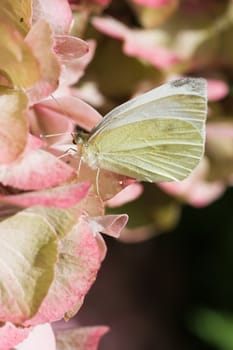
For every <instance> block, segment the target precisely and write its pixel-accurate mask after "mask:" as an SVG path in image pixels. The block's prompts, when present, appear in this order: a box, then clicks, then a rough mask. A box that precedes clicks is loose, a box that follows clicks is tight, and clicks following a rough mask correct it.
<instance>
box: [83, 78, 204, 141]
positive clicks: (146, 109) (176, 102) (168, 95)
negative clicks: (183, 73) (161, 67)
mask: <svg viewBox="0 0 233 350" xmlns="http://www.w3.org/2000/svg"><path fill="white" fill-rule="evenodd" d="M206 109H207V97H206V81H205V80H204V79H201V78H184V79H180V80H175V81H173V82H169V83H167V84H164V85H162V86H160V87H158V88H155V89H153V90H151V91H149V92H147V93H145V94H143V95H141V96H139V97H137V98H135V99H132V100H130V101H128V102H126V103H124V104H122V105H120V106H119V107H116V108H115V109H113V110H112V111H111V112H110V113H108V114H107V115H106V116H105V117H104V119H103V120H102V121H101V122H100V123H99V124H97V126H96V127H95V128H94V129H93V130H92V131H91V135H90V140H91V139H92V138H95V137H96V136H97V135H98V134H101V133H102V132H103V131H105V130H109V129H114V128H117V127H120V126H123V125H129V124H131V123H133V122H138V121H142V120H143V121H144V120H151V119H155V118H168V119H170V118H174V119H180V120H185V121H188V122H190V123H192V124H193V125H194V126H195V127H196V128H197V129H198V130H199V131H200V133H201V134H202V136H203V138H204V136H205V135H204V134H205V131H204V125H205V120H206Z"/></svg>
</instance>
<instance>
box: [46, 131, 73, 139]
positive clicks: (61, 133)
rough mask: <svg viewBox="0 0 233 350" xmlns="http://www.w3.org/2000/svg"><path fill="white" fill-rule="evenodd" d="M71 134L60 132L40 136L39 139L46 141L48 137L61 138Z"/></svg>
mask: <svg viewBox="0 0 233 350" xmlns="http://www.w3.org/2000/svg"><path fill="white" fill-rule="evenodd" d="M72 134H73V133H72V132H60V133H58V134H40V138H41V139H47V138H49V137H56V136H63V135H70V136H72Z"/></svg>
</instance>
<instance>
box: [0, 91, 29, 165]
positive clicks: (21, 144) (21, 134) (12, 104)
mask: <svg viewBox="0 0 233 350" xmlns="http://www.w3.org/2000/svg"><path fill="white" fill-rule="evenodd" d="M0 106H1V116H0V124H1V130H0V149H1V154H0V164H8V163H11V162H12V161H14V160H15V159H17V158H18V157H19V155H20V154H21V153H22V152H23V150H24V148H25V145H26V141H27V132H28V125H27V120H26V116H25V114H24V111H25V109H26V107H27V98H26V96H25V95H24V93H23V92H21V91H19V90H13V89H8V88H5V87H0Z"/></svg>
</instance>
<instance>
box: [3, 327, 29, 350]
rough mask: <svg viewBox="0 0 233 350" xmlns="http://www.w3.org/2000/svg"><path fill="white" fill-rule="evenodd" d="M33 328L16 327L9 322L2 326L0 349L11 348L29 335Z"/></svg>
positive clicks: (6, 349)
mask: <svg viewBox="0 0 233 350" xmlns="http://www.w3.org/2000/svg"><path fill="white" fill-rule="evenodd" d="M30 331H31V328H22V327H16V326H14V325H13V324H12V323H10V322H7V323H5V324H4V325H3V326H1V327H0V344H1V345H0V349H1V350H11V349H12V348H13V347H14V346H15V345H17V344H19V343H20V342H22V341H23V340H24V339H25V338H27V336H28V335H29V333H30Z"/></svg>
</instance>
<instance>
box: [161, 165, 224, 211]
mask: <svg viewBox="0 0 233 350" xmlns="http://www.w3.org/2000/svg"><path fill="white" fill-rule="evenodd" d="M207 171H208V163H207V160H205V159H203V160H202V161H201V163H200V164H199V165H198V166H197V168H196V169H195V170H194V171H193V173H192V174H191V175H190V176H189V177H188V178H187V179H185V180H183V181H180V182H163V183H160V184H158V186H159V187H160V188H161V189H163V190H164V191H165V192H167V193H169V194H171V195H174V196H178V197H181V198H182V199H183V200H185V202H187V203H189V204H190V205H193V206H195V207H204V206H206V205H209V204H210V203H211V202H213V201H214V200H216V199H217V198H218V197H220V196H221V195H222V193H223V192H224V190H225V186H224V184H223V183H222V182H221V181H214V182H208V181H207V180H206V174H207Z"/></svg>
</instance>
